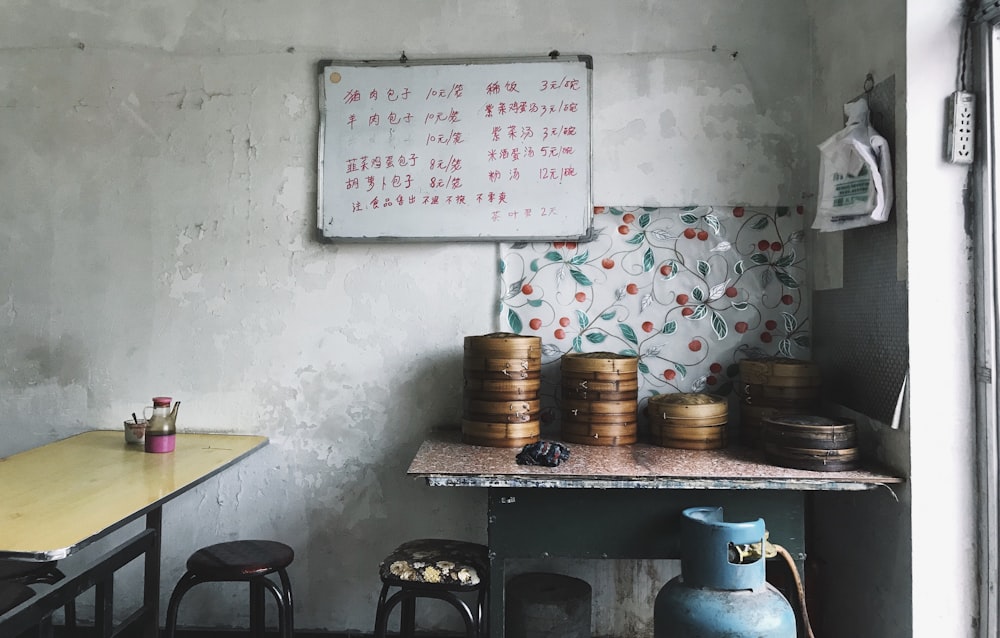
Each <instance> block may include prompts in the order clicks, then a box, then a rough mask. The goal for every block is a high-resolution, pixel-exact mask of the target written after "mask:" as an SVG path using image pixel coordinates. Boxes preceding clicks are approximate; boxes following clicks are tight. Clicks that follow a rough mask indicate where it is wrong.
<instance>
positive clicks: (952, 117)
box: [945, 91, 976, 164]
mask: <svg viewBox="0 0 1000 638" xmlns="http://www.w3.org/2000/svg"><path fill="white" fill-rule="evenodd" d="M975 107H976V98H975V96H974V95H973V94H972V93H968V92H966V91H955V92H954V93H952V94H951V95H950V96H949V97H948V135H947V141H948V143H947V149H946V150H945V159H947V160H948V161H949V162H951V163H952V164H971V163H972V148H973V135H974V133H975V111H976V108H975Z"/></svg>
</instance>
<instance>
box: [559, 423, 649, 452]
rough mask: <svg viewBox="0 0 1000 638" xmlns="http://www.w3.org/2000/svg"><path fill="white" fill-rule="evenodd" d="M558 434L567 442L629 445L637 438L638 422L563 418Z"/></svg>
mask: <svg viewBox="0 0 1000 638" xmlns="http://www.w3.org/2000/svg"><path fill="white" fill-rule="evenodd" d="M560 436H561V437H562V438H563V440H565V441H566V442H567V443H579V444H581V445H609V446H610V445H631V444H632V443H635V442H636V440H637V439H638V423H637V422H636V421H632V422H630V423H628V422H619V423H606V424H602V423H585V422H580V421H570V422H567V421H565V420H564V421H563V423H562V429H561V431H560Z"/></svg>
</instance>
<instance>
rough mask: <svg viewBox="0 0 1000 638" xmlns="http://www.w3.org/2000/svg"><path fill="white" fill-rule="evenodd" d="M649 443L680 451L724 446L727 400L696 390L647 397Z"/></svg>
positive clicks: (713, 448)
mask: <svg viewBox="0 0 1000 638" xmlns="http://www.w3.org/2000/svg"><path fill="white" fill-rule="evenodd" d="M646 415H647V416H648V417H649V431H650V434H651V436H652V442H653V443H654V444H656V445H660V446H663V447H672V448H680V449H683V450H715V449H719V448H723V447H726V425H727V423H728V422H729V402H728V401H726V398H725V397H721V396H718V395H715V394H704V393H699V392H677V393H673V394H658V395H656V396H653V397H650V398H649V402H648V403H647V404H646Z"/></svg>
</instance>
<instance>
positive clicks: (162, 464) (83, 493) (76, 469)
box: [0, 430, 267, 637]
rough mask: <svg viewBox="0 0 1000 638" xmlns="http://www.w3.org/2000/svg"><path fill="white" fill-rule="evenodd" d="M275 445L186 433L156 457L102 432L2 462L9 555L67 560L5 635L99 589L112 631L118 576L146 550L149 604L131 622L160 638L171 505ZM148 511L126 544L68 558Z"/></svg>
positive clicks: (2, 517)
mask: <svg viewBox="0 0 1000 638" xmlns="http://www.w3.org/2000/svg"><path fill="white" fill-rule="evenodd" d="M266 444H267V438H266V437H263V436H248V435H232V434H178V435H177V446H176V450H175V451H174V452H172V453H168V454H147V453H145V452H143V451H142V447H141V446H134V445H128V444H126V443H125V437H124V433H123V432H121V431H103V430H100V431H93V432H85V433H83V434H79V435H76V436H72V437H69V438H67V439H63V440H60V441H56V442H54V443H50V444H48V445H43V446H42V447H39V448H35V449H33V450H28V451H25V452H22V453H20V454H15V455H13V456H10V457H7V458H0V486H2V488H0V558H13V559H20V560H31V561H54V560H60V561H62V560H63V559H67V560H66V561H64V562H61V563H60V564H59V568H60V570H61V571H63V572H65V578H63V579H61V580H60V581H59V582H57V583H55V584H53V585H51V586H44V587H37V588H36V589H37V595H35V596H33V597H32V598H30V599H29V600H27V601H25V602H24V603H22V604H20V605H18V606H16V607H14V608H13V609H11V610H9V611H7V612H4V613H3V614H2V615H0V634H2V635H17V634H18V633H19V632H20V631H22V630H24V629H26V628H29V627H31V626H33V625H34V624H37V623H38V622H39V621H40V620H41V619H43V618H44V617H45V616H46V615H48V614H49V613H51V612H52V611H53V610H55V609H58V608H59V607H61V606H63V605H65V604H66V603H68V602H70V601H72V600H73V599H74V598H75V597H76V596H78V595H79V594H80V593H82V592H84V591H86V590H87V589H89V588H91V587H95V588H96V599H95V600H96V602H95V613H96V615H97V617H96V618H95V624H97V625H98V628H99V631H100V632H106V633H100V634H99V635H111V634H110V631H111V629H110V627H111V623H112V621H113V614H112V598H113V578H112V577H113V574H114V572H115V571H116V570H117V569H120V568H121V567H122V566H124V565H125V564H127V563H128V562H130V561H131V560H133V559H135V558H137V557H138V556H140V555H143V554H144V555H145V575H144V593H143V606H142V608H140V609H139V610H138V611H136V612H135V613H134V614H132V616H130V617H129V618H127V619H126V620H125V621H124V622H123V627H124V626H125V625H131V624H142V625H143V627H144V634H143V635H144V636H147V637H149V636H155V635H156V633H157V626H158V619H159V580H160V535H161V530H162V507H163V504H164V503H166V502H167V501H170V500H171V499H173V498H176V497H177V496H179V495H180V494H183V493H184V492H186V491H187V490H189V489H191V488H192V487H194V486H196V485H198V484H199V483H202V482H204V481H205V480H206V479H208V478H209V477H212V476H214V475H215V474H218V473H219V472H221V471H222V470H224V469H226V468H227V467H229V466H231V465H233V464H235V463H237V462H238V461H240V460H241V459H243V458H245V457H246V456H248V455H250V454H252V453H253V452H255V451H256V450H258V449H260V448H261V447H263V446H264V445H266ZM142 516H145V517H146V528H145V529H144V530H143V531H141V532H140V533H138V534H136V535H135V536H133V537H132V538H131V539H129V540H127V541H125V542H123V543H122V544H120V545H118V546H117V547H116V548H114V549H112V550H110V551H108V552H106V553H105V554H103V555H101V556H100V557H97V558H88V559H87V560H80V561H76V560H75V557H74V558H68V557H70V556H71V555H72V554H74V553H76V552H78V551H79V550H81V549H83V548H84V547H86V546H87V545H89V544H91V543H92V542H94V541H96V540H99V539H101V538H103V537H104V536H107V535H108V534H110V533H111V532H113V531H115V530H117V529H119V528H121V527H123V526H124V525H126V524H128V523H130V522H132V521H135V520H137V519H139V518H140V517H142ZM77 563H79V564H77ZM102 625H106V627H107V629H104V628H102Z"/></svg>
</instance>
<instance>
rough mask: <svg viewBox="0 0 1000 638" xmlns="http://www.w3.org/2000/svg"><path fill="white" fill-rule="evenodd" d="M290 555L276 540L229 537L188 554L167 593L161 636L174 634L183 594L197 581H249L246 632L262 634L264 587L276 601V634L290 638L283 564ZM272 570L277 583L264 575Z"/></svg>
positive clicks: (289, 595) (256, 636)
mask: <svg viewBox="0 0 1000 638" xmlns="http://www.w3.org/2000/svg"><path fill="white" fill-rule="evenodd" d="M293 558H295V552H293V551H292V548H291V547H289V546H288V545H285V544H284V543H279V542H276V541H261V540H241V541H229V542H226V543H218V544H216V545H210V546H208V547H203V548H201V549H199V550H198V551H196V552H195V553H193V554H191V556H190V558H188V560H187V572H185V574H184V575H183V576H181V579H180V580H179V581H177V586H176V587H174V591H173V593H172V594H171V595H170V603H169V604H168V605H167V622H166V631H165V634H164V638H174V633H175V632H176V630H177V611H178V608H179V607H180V603H181V599H182V598H183V597H184V594H186V593H187V592H188V590H190V589H191V588H192V587H194V586H195V585H198V584H199V583H212V582H248V583H250V632H251V635H252V636H254V638H260V637H262V636H263V635H264V608H265V601H264V590H265V589H266V590H268V591H270V592H271V593H272V594H273V595H274V599H275V601H276V602H277V603H278V635H279V636H281V637H282V638H292V632H293V627H294V623H293V619H292V586H291V583H290V582H289V580H288V573H287V572H286V571H285V568H286V567H288V566H289V565H290V564H291V562H292V559H293ZM275 573H276V574H277V575H278V578H279V580H280V582H281V586H280V587H279V586H278V585H277V584H276V583H275V582H274V581H273V580H272V579H270V578H268V576H269V575H270V574H275Z"/></svg>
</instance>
